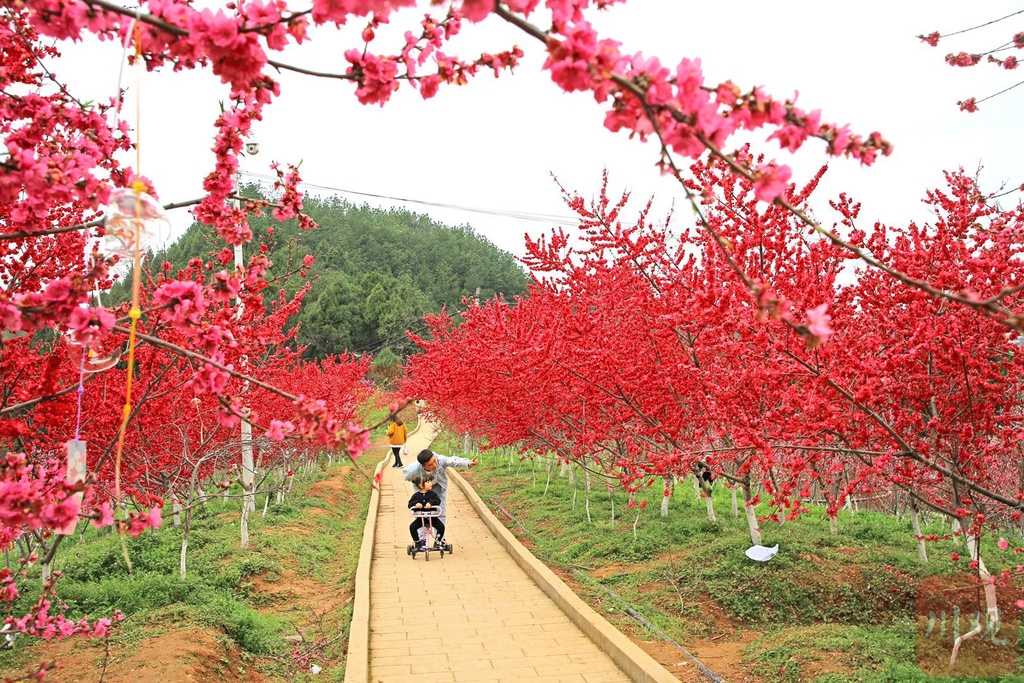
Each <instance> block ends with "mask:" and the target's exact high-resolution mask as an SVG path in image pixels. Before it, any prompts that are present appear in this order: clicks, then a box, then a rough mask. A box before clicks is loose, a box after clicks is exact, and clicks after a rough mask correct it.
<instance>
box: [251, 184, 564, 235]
mask: <svg viewBox="0 0 1024 683" xmlns="http://www.w3.org/2000/svg"><path fill="white" fill-rule="evenodd" d="M238 174H239V175H241V176H247V177H250V178H255V179H257V180H264V181H269V182H276V181H277V180H278V179H277V177H275V176H271V175H267V174H263V173H250V172H249V171H239V172H238ZM299 185H300V186H301V187H304V188H308V189H314V190H322V191H325V192H336V193H339V194H349V195H356V196H359V197H372V198H374V199H388V200H391V201H395V202H404V203H407V204H422V205H424V206H433V207H436V208H439V209H454V210H456V211H468V212H471V213H482V214H486V215H489V216H501V217H503V218H515V219H517V220H523V221H534V222H538V223H562V224H571V225H573V226H578V225H579V224H580V221H579V219H578V218H575V217H573V216H558V215H555V214H548V213H532V212H529V211H511V210H508V209H483V208H479V207H473V206H463V205H461V204H446V203H444V202H432V201H428V200H426V199H410V198H408V197H392V196H391V195H386V194H375V193H373V192H360V191H359V190H347V189H345V188H342V187H333V186H330V185H319V184H317V183H311V182H306V181H303V182H301V183H299Z"/></svg>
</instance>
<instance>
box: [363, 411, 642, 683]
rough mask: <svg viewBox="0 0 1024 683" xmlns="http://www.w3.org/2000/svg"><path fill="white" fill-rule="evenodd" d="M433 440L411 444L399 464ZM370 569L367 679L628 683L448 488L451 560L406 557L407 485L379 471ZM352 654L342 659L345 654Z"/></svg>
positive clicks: (426, 437) (419, 434) (423, 436)
mask: <svg viewBox="0 0 1024 683" xmlns="http://www.w3.org/2000/svg"><path fill="white" fill-rule="evenodd" d="M432 437H433V434H432V431H431V430H430V429H429V428H427V425H423V427H422V428H421V429H419V430H417V431H416V432H414V433H413V434H412V435H411V436H410V439H409V444H408V446H409V451H410V456H409V457H408V458H403V460H405V461H406V462H407V463H408V462H410V461H411V458H413V457H415V454H416V453H418V452H419V451H420V450H421V449H423V448H426V447H427V446H428V445H429V443H430V439H431V438H432ZM383 471H384V480H383V481H382V482H381V494H380V509H379V512H378V515H377V527H376V537H375V541H374V546H373V553H374V554H373V562H372V565H371V570H370V591H369V592H370V608H369V611H370V616H369V627H370V628H369V677H368V678H369V681H372V682H373V683H402V682H404V681H417V682H420V683H430V682H433V681H493V682H496V683H500V682H504V681H509V682H512V681H515V682H517V683H518V682H520V681H524V680H525V681H527V682H533V681H550V682H555V681H559V682H565V683H605V682H611V681H629V680H630V678H629V677H627V676H626V674H624V673H623V672H622V671H621V670H620V669H619V668H618V667H617V666H616V664H615V662H613V661H612V659H611V658H610V657H609V656H608V655H607V654H605V652H603V651H602V650H601V649H599V648H598V646H597V645H595V644H594V642H593V641H592V640H591V639H590V638H588V637H587V636H586V635H585V634H584V633H583V632H582V631H581V630H580V629H579V628H577V627H576V625H575V624H574V623H573V622H572V621H571V620H570V619H569V617H568V616H567V615H566V613H565V612H563V611H562V610H561V609H560V608H559V607H557V606H556V604H555V603H554V602H553V601H552V600H551V599H550V598H548V597H547V595H545V594H544V592H543V591H542V590H541V589H540V588H539V587H538V586H537V584H536V583H535V582H534V581H533V580H531V579H530V578H529V576H528V575H527V574H526V572H525V571H524V570H523V569H522V568H521V567H520V565H519V564H517V563H516V561H515V560H514V559H513V558H512V557H511V556H510V555H509V553H508V552H506V550H505V547H503V546H502V545H501V543H499V541H498V539H497V538H495V536H494V534H492V532H491V531H490V530H489V529H488V528H487V527H486V526H485V524H484V522H483V521H482V520H481V519H480V517H478V516H477V515H476V514H475V513H474V511H473V509H472V508H471V507H470V505H469V502H468V501H467V498H466V496H465V495H464V494H463V493H462V491H461V490H460V489H459V488H458V486H457V485H456V484H455V482H454V481H452V482H451V483H450V485H449V490H448V511H447V516H448V532H447V534H446V535H447V537H448V540H449V542H451V543H452V544H453V546H454V552H453V553H452V554H447V553H446V554H445V556H444V557H443V558H442V557H440V556H439V554H437V553H431V554H430V560H429V562H428V561H425V559H424V557H423V555H418V556H417V557H416V559H415V560H414V559H411V558H410V557H409V555H408V554H407V552H406V546H407V545H408V544H409V542H410V540H411V539H410V537H409V529H408V527H409V522H410V521H411V518H410V517H409V514H408V512H407V510H406V507H405V505H406V502H407V501H408V499H409V496H410V495H411V494H412V486H411V485H410V484H409V483H407V482H405V481H404V480H403V479H402V474H401V470H400V469H392V468H391V467H390V463H388V465H386V466H385V469H384V470H383ZM352 655H356V653H350V656H352Z"/></svg>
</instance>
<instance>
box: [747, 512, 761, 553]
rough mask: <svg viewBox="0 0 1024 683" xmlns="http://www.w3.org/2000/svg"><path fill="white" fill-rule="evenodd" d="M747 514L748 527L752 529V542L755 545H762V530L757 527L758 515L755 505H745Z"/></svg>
mask: <svg viewBox="0 0 1024 683" xmlns="http://www.w3.org/2000/svg"><path fill="white" fill-rule="evenodd" d="M744 507H745V508H746V514H747V527H749V528H750V542H751V543H753V544H754V545H761V529H760V528H759V527H758V525H757V513H756V512H754V506H753V505H745V506H744Z"/></svg>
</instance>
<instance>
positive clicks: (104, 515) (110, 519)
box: [90, 503, 114, 529]
mask: <svg viewBox="0 0 1024 683" xmlns="http://www.w3.org/2000/svg"><path fill="white" fill-rule="evenodd" d="M93 514H99V517H98V518H96V517H93V518H92V519H91V520H90V523H91V524H92V525H93V526H94V527H96V528H97V529H99V528H101V527H105V526H110V525H111V524H113V523H114V513H113V511H112V510H111V509H110V503H103V504H102V505H100V507H99V509H98V510H96V511H95V512H94V513H93Z"/></svg>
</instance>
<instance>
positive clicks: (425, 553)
mask: <svg viewBox="0 0 1024 683" xmlns="http://www.w3.org/2000/svg"><path fill="white" fill-rule="evenodd" d="M423 561H424V562H430V551H429V550H424V551H423Z"/></svg>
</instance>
